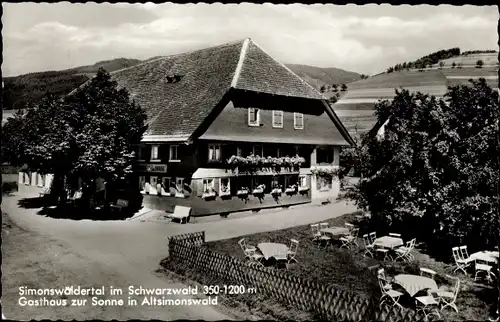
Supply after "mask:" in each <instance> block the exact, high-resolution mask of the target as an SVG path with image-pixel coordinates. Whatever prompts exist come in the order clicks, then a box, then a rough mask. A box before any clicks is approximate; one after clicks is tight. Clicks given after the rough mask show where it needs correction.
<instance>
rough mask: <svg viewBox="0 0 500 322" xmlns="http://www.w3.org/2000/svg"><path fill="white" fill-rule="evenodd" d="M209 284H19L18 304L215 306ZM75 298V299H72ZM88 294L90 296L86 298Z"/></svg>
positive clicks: (215, 297)
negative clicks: (169, 286)
mask: <svg viewBox="0 0 500 322" xmlns="http://www.w3.org/2000/svg"><path fill="white" fill-rule="evenodd" d="M212 289H213V288H212V287H209V286H203V287H201V292H199V290H198V287H197V286H196V287H191V286H189V287H185V288H145V287H142V286H133V285H131V286H129V287H128V288H126V291H125V292H124V290H123V289H122V288H118V287H114V286H109V287H107V288H106V287H105V286H101V287H81V286H66V287H64V288H29V287H27V286H21V287H19V300H18V304H19V305H20V306H85V305H92V306H178V305H217V296H214V295H217V294H214V293H213V292H212ZM198 294H202V295H209V296H208V297H203V296H202V297H200V298H182V296H190V295H198ZM71 297H74V298H71ZM89 297H90V299H89Z"/></svg>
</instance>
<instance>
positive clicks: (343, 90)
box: [340, 84, 347, 92]
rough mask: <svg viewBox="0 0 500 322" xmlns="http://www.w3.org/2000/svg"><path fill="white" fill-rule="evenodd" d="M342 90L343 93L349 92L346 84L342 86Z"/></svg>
mask: <svg viewBox="0 0 500 322" xmlns="http://www.w3.org/2000/svg"><path fill="white" fill-rule="evenodd" d="M340 90H341V91H342V92H345V91H347V85H346V84H342V86H341V87H340Z"/></svg>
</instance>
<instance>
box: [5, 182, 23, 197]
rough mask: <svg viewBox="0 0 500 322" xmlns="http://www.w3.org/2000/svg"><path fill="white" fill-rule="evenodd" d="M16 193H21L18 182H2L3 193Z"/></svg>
mask: <svg viewBox="0 0 500 322" xmlns="http://www.w3.org/2000/svg"><path fill="white" fill-rule="evenodd" d="M14 191H19V188H18V186H17V182H16V181H10V182H2V193H4V194H8V193H11V192H14Z"/></svg>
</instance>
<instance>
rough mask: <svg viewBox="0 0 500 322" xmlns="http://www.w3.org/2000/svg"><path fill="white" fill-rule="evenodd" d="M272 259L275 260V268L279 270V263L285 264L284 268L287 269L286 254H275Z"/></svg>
mask: <svg viewBox="0 0 500 322" xmlns="http://www.w3.org/2000/svg"><path fill="white" fill-rule="evenodd" d="M274 259H275V260H276V264H275V267H276V268H279V266H280V263H284V264H285V268H286V269H288V254H287V253H283V254H276V255H274Z"/></svg>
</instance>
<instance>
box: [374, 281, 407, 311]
mask: <svg viewBox="0 0 500 322" xmlns="http://www.w3.org/2000/svg"><path fill="white" fill-rule="evenodd" d="M378 285H379V286H380V291H381V292H382V296H381V297H380V308H382V304H384V303H386V304H388V303H387V302H389V304H392V305H391V306H398V307H399V308H401V309H403V307H402V306H401V304H399V303H398V301H399V299H400V298H401V296H403V293H401V292H399V291H396V290H393V289H392V287H389V286H390V284H388V283H387V281H386V280H385V279H382V278H380V277H379V278H378Z"/></svg>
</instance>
